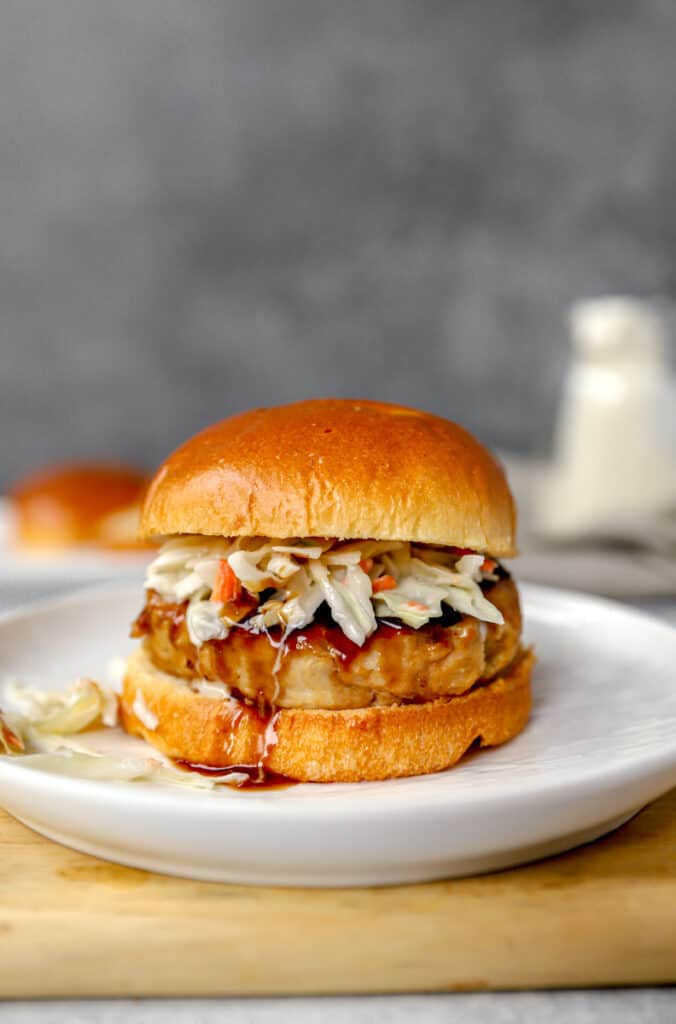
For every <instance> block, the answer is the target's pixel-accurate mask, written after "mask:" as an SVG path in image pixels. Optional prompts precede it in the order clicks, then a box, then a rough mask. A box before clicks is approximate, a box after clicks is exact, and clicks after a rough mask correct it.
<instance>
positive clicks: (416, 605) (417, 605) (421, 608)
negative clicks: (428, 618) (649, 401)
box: [406, 601, 429, 612]
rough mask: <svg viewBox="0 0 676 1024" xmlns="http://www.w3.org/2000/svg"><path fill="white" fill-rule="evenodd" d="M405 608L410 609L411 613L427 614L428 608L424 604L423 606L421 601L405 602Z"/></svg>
mask: <svg viewBox="0 0 676 1024" xmlns="http://www.w3.org/2000/svg"><path fill="white" fill-rule="evenodd" d="M406 607H407V608H411V609H412V610H413V611H416V612H428V611H429V608H428V606H427V605H426V604H423V603H422V601H407V602H406Z"/></svg>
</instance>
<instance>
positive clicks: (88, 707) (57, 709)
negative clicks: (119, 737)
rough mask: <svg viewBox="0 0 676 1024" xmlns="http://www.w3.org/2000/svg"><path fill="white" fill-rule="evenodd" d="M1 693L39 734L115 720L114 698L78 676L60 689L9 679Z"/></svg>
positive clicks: (72, 730)
mask: <svg viewBox="0 0 676 1024" xmlns="http://www.w3.org/2000/svg"><path fill="white" fill-rule="evenodd" d="M4 693H5V697H6V698H7V701H8V702H9V704H10V706H11V707H13V708H15V709H16V711H18V712H19V714H20V715H21V716H22V717H23V718H24V719H25V720H26V722H27V723H28V724H29V725H30V727H31V728H32V729H35V730H36V731H37V732H39V733H59V734H60V735H68V734H70V733H76V732H82V731H83V729H87V728H89V727H90V726H92V725H94V724H95V723H97V722H103V724H104V725H115V724H116V722H117V697H116V696H115V694H114V693H113V692H112V690H108V689H107V688H106V687H103V686H101V684H100V683H95V682H94V680H93V679H78V680H76V682H74V683H73V684H72V686H69V687H68V689H67V690H60V691H56V690H37V689H34V688H32V687H27V686H24V685H23V684H22V683H19V682H17V681H16V680H10V681H9V682H7V683H6V685H5V690H4Z"/></svg>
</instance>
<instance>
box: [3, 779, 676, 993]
mask: <svg viewBox="0 0 676 1024" xmlns="http://www.w3.org/2000/svg"><path fill="white" fill-rule="evenodd" d="M673 981H676V790H674V791H673V792H672V793H670V794H669V795H668V796H666V797H663V798H662V799H661V800H659V801H657V802H656V803H654V804H652V805H651V806H650V807H648V808H646V809H645V810H643V811H642V812H641V813H640V814H639V815H638V816H637V817H636V818H634V819H633V821H631V822H629V823H628V824H627V825H625V826H623V827H622V828H621V829H619V830H618V831H617V832H616V833H614V835H612V836H609V837H606V838H605V839H602V840H599V841H598V842H596V843H594V844H592V845H590V846H587V847H584V848H581V849H579V850H576V851H573V852H572V853H568V854H564V855H563V856H560V857H555V858H552V859H550V860H547V861H543V862H541V863H539V864H536V865H533V866H530V867H525V868H517V869H515V870H512V871H504V872H500V873H497V874H493V875H485V876H483V877H481V878H470V879H461V880H455V881H447V882H434V883H430V884H427V885H408V886H401V887H392V888H382V889H361V890H360V889H343V890H311V889H306V890H297V889H268V888H265V889H263V888H247V887H244V886H235V885H220V884H217V883H207V882H191V881H186V880H183V879H175V878H165V877H162V876H160V875H154V874H151V873H149V872H146V871H137V870H135V869H132V868H124V867H119V866H116V865H113V864H108V863H105V862H103V861H100V860H97V859H95V858H93V857H88V856H85V855H84V854H80V853H76V852H74V851H72V850H68V849H66V848H65V847H62V846H57V845H56V844H54V843H51V842H48V841H47V840H45V839H42V838H41V837H40V836H38V835H36V834H35V833H33V832H31V831H30V830H29V829H27V828H25V827H24V826H23V825H20V824H18V823H17V822H15V821H14V820H12V819H11V818H10V817H9V816H7V815H6V814H4V813H2V812H0V997H2V998H6V997H36V996H150V995H155V996H170V995H235V994H237V995H241V994H247V995H248V994H252V995H253V994H257V995H262V994H292V993H299V994H310V993H347V992H412V991H431V990H442V989H463V990H471V989H490V988H543V987H560V986H596V985H616V984H620V985H628V984H641V983H644V984H648V983H659V982H673Z"/></svg>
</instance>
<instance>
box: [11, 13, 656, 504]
mask: <svg viewBox="0 0 676 1024" xmlns="http://www.w3.org/2000/svg"><path fill="white" fill-rule="evenodd" d="M675 54H676V4H675V3H673V2H671V0H643V2H637V0H634V2H623V0H595V2H588V0H585V2H574V0H566V2H564V3H561V2H544V0H539V2H537V0H531V2H529V0H522V2H515V0H511V2H506V3H497V2H482V0H469V2H450V0H438V2H435V0H362V2H346V0H341V2H339V3H335V0H334V2H330V3H329V2H323V0H307V2H305V0H285V2H283V3H275V2H272V0H269V2H255V0H239V2H237V0H235V2H230V3H228V2H223V0H213V2H209V0H115V2H113V3H104V2H103V0H72V2H69V0H8V2H6V3H4V4H2V6H1V7H0V138H1V140H2V141H1V143H0V223H1V225H2V233H1V236H0V260H1V268H0V339H1V345H2V363H1V371H0V486H2V484H6V483H7V482H8V481H9V480H10V479H11V478H12V477H13V476H15V475H16V474H18V473H20V472H22V471H24V470H25V469H28V468H30V467H32V466H34V465H35V464H36V463H41V462H48V461H50V460H54V459H61V458H64V457H74V456H78V457H80V456H92V455H106V454H108V455H115V456H117V457H122V458H130V459H134V460H138V461H140V462H142V463H147V464H148V465H152V464H153V463H154V462H156V461H157V460H158V459H159V458H161V457H162V456H163V455H164V454H165V453H166V452H167V451H168V450H169V449H170V448H171V447H173V446H174V445H175V444H176V443H178V442H179V441H181V440H182V439H183V438H184V437H185V436H186V435H187V434H189V433H191V432H192V431H194V430H195V429H197V428H198V427H200V426H202V425H204V424H206V423H208V422H210V421H212V420H214V419H216V418H219V417H222V416H224V415H227V414H228V413H230V412H233V411H236V410H239V409H242V408H245V407H247V406H250V405H254V404H256V405H257V404H266V403H277V402H285V401H288V400H291V399H294V398H299V397H303V396H309V395H355V396H373V397H376V396H377V397H382V398H385V399H391V400H398V401H402V402H406V403H411V404H414V405H420V406H422V407H424V408H427V409H430V410H433V411H439V412H442V413H446V414H448V415H450V416H452V417H454V418H457V419H459V420H461V421H463V422H465V424H466V425H468V426H469V427H470V428H472V429H474V430H476V431H477V432H478V433H479V434H480V435H481V436H482V437H483V438H484V439H485V440H487V441H489V442H491V443H493V444H499V445H500V446H501V447H502V448H506V449H514V450H522V451H524V450H529V448H531V447H532V445H533V444H534V443H537V441H538V439H539V438H540V437H541V436H542V435H543V433H545V432H546V430H547V429H548V426H549V423H550V421H551V415H552V405H553V401H554V399H555V396H556V394H557V391H558V387H559V384H560V380H561V376H562V373H563V368H564V360H565V345H564V343H563V342H564V336H565V332H564V324H563V317H564V314H565V311H566V308H567V306H568V304H569V302H570V301H571V300H572V299H573V298H575V297H578V296H583V295H593V294H598V293H603V292H607V291H611V292H630V293H638V294H651V293H657V292H659V293H663V294H667V295H669V294H672V293H673V291H674V286H675V285H676V272H675V270H674V258H675V256H676V186H675V184H674V182H675V181H676V173H675V171H674V164H675V161H676V127H675V125H676V116H675V115H676V74H675V73H674V61H675Z"/></svg>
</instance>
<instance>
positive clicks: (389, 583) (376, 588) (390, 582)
mask: <svg viewBox="0 0 676 1024" xmlns="http://www.w3.org/2000/svg"><path fill="white" fill-rule="evenodd" d="M396 585H397V581H396V580H395V578H394V576H390V575H389V574H388V573H385V575H384V576H379V577H378V579H377V580H374V581H373V583H372V584H371V589H372V591H373V593H374V594H379V593H380V591H381V590H394V588H395V587H396Z"/></svg>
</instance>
